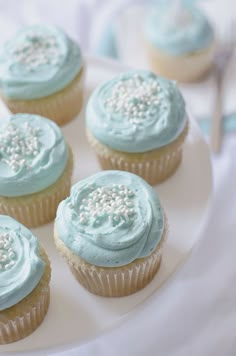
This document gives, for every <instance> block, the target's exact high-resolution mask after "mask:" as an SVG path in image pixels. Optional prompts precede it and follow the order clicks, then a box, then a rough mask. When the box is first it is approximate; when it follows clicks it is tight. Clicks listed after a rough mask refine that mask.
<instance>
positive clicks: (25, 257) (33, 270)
mask: <svg viewBox="0 0 236 356" xmlns="http://www.w3.org/2000/svg"><path fill="white" fill-rule="evenodd" d="M6 234H7V235H8V236H9V238H10V239H11V244H10V246H9V247H10V248H11V249H12V252H11V251H10V250H9V249H6V248H5V249H4V247H3V245H2V244H1V241H4V239H3V237H4V235H6ZM10 253H12V255H11V254H10ZM3 254H4V255H5V256H7V258H8V260H7V262H8V263H9V261H10V263H12V264H11V265H10V266H8V267H6V263H5V259H6V258H5V257H4V258H3ZM12 256H13V257H12ZM11 261H12V262H11ZM0 264H1V269H0V311H1V310H5V309H7V308H9V307H11V306H13V305H15V304H17V303H18V302H20V301H21V300H22V299H23V298H25V297H26V296H27V295H28V294H29V293H30V292H31V291H32V290H33V289H34V288H35V287H36V286H37V284H38V283H39V281H40V279H41V277H42V275H43V273H44V269H45V262H44V261H43V260H42V258H41V257H40V255H39V244H38V240H37V239H36V237H35V236H34V235H33V234H32V233H31V232H30V230H28V229H27V228H26V227H24V226H23V225H21V224H20V223H18V222H17V221H16V220H14V219H12V218H11V217H9V216H6V215H0Z"/></svg>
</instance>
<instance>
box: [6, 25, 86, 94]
mask: <svg viewBox="0 0 236 356" xmlns="http://www.w3.org/2000/svg"><path fill="white" fill-rule="evenodd" d="M81 68H82V56H81V52H80V48H79V46H78V44H77V43H75V42H74V41H73V40H72V39H70V38H69V37H68V36H67V35H66V34H65V33H64V32H63V31H62V30H60V29H59V28H56V27H53V26H45V25H34V26H28V27H24V28H23V29H22V30H20V31H18V32H17V33H16V35H15V36H14V37H13V38H12V39H10V40H9V41H8V42H6V43H5V45H4V46H3V48H2V50H1V52H0V88H1V90H2V92H3V94H4V95H5V96H6V97H8V98H12V99H26V100H27V99H36V98H42V97H46V96H48V95H51V94H53V93H55V92H57V91H59V90H61V89H63V88H65V87H66V86H67V85H68V84H69V83H70V82H71V81H72V80H73V79H74V78H75V77H76V75H77V74H78V73H79V71H80V69H81Z"/></svg>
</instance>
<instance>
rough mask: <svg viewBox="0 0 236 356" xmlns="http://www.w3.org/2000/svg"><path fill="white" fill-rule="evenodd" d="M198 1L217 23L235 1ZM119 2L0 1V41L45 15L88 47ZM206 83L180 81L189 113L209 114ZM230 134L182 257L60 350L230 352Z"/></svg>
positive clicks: (235, 273) (234, 231)
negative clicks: (202, 221) (143, 296)
mask: <svg viewBox="0 0 236 356" xmlns="http://www.w3.org/2000/svg"><path fill="white" fill-rule="evenodd" d="M130 2H131V1H130ZM133 2H134V1H133ZM203 2H204V4H203V6H205V7H206V8H207V11H209V16H210V17H211V18H212V19H213V20H214V21H215V22H216V20H217V23H219V26H221V24H222V23H224V24H225V23H227V21H228V18H230V17H232V14H233V13H234V12H236V3H235V0H231V1H230V0H225V1H223V0H220V1H213V0H211V1H210V0H209V1H207V0H205V1H203ZM203 2H202V3H203ZM125 3H127V2H125V1H122V0H120V1H117V2H115V1H113V2H111V1H102V0H100V1H99V0H88V1H86V0H84V1H82V0H81V1H79V0H70V1H58V0H47V1H46V0H40V1H36V0H35V1H31V0H28V1H27V0H22V1H16V0H15V1H13V0H8V1H2V0H0V9H1V12H0V30H1V39H0V42H3V41H4V40H5V39H6V38H7V37H9V35H10V34H11V33H13V32H14V31H15V29H17V28H18V27H20V26H21V25H23V24H28V23H35V22H42V21H46V22H51V23H54V24H59V25H60V26H62V27H64V28H65V29H66V31H67V32H69V33H70V34H71V36H73V37H74V38H76V39H79V40H80V43H81V45H82V47H83V49H85V50H93V49H94V48H95V44H96V43H97V41H98V40H100V38H101V36H102V33H103V30H104V28H105V27H104V26H107V24H108V22H107V21H108V19H109V18H110V17H111V15H112V14H113V13H118V12H119V11H118V10H117V7H116V6H117V4H118V8H119V4H125ZM139 3H141V1H139ZM55 9H56V10H55ZM118 25H119V24H118ZM134 45H135V44H134ZM136 47H137V46H136ZM123 60H124V61H126V62H129V64H132V60H131V57H129V56H128V55H127V52H126V53H125V55H124V53H123ZM136 65H137V63H136ZM231 67H232V68H231V72H230V74H228V84H227V87H228V88H229V91H228V96H227V103H226V110H232V109H236V102H235V100H234V93H235V90H233V87H234V78H235V75H236V72H235V71H234V68H233V67H234V66H231ZM212 85H213V83H212V82H211V81H208V82H206V83H204V84H199V86H195V87H191V86H189V87H183V91H184V94H185V96H186V99H189V102H191V108H192V111H193V113H195V114H196V115H198V114H199V115H200V114H203V113H204V114H205V113H207V114H208V115H209V112H210V109H211V106H210V103H209V102H210V100H212V94H211V93H213V92H212V89H213V87H212ZM206 95H209V98H208V99H209V100H208V99H206ZM199 107H200V111H199V113H198V112H197V108H198V109H199ZM235 138H236V136H235V134H234V133H231V134H228V135H227V136H225V137H224V145H223V149H222V152H221V154H220V155H219V156H217V157H214V158H213V172H214V197H213V204H212V207H211V211H210V214H209V220H208V224H207V227H206V229H205V231H203V233H202V236H201V238H200V241H199V242H198V244H197V246H196V247H195V249H194V251H193V253H192V255H191V257H190V258H189V260H188V261H187V262H186V263H185V265H184V266H183V267H182V268H181V269H180V270H179V271H178V272H177V273H176V274H175V276H174V277H173V278H171V279H170V280H169V281H168V282H167V283H166V284H165V285H164V286H163V287H162V288H161V289H160V291H159V292H158V293H157V294H155V296H153V297H151V298H150V299H149V300H148V301H147V302H145V305H143V306H141V308H139V309H138V310H137V311H136V312H135V313H131V315H130V318H129V319H128V321H127V320H126V322H125V323H123V324H122V323H121V324H120V325H119V326H118V327H116V328H115V329H113V330H111V331H109V332H107V333H105V334H104V335H102V336H100V337H98V338H97V339H95V340H93V341H91V342H89V343H87V344H84V345H82V346H80V347H79V348H78V349H76V350H71V351H70V352H69V351H67V352H66V353H64V355H86V356H92V355H96V356H100V355H101V356H104V355H109V356H115V355H117V356H118V355H124V356H126V355H127V356H132V355H135V356H139V355H140V356H143V355H150V356H152V355H153V356H154V355H160V356H164V355H168V356H189V355H191V356H195V355H196V356H199V355H201V356H205V355H206V356H211V355H214V356H223V355H226V356H234V355H236V350H235V349H236V345H235V344H236V307H235V305H236V283H235V281H236V259H235V254H236V218H235V211H236V192H235V176H236V159H235V152H236V140H235ZM203 174H204V172H203ZM183 229H184V226H183Z"/></svg>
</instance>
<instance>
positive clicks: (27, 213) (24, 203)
mask: <svg viewBox="0 0 236 356" xmlns="http://www.w3.org/2000/svg"><path fill="white" fill-rule="evenodd" d="M72 170H73V156H72V152H71V149H69V158H68V162H67V165H66V168H65V170H64V172H63V174H62V175H61V177H60V178H59V179H58V180H57V181H56V182H55V183H54V184H52V185H51V186H49V187H48V188H46V189H44V190H42V191H40V192H38V193H34V194H30V195H25V196H20V197H2V196H0V214H4V215H9V216H11V217H13V218H14V219H16V220H18V221H19V222H20V223H21V224H23V225H25V226H27V227H29V228H32V227H36V226H40V225H43V224H46V223H48V222H50V221H52V220H53V219H54V218H55V216H56V211H57V207H58V204H59V203H60V202H61V201H62V200H63V199H65V198H66V197H67V196H68V195H69V194H70V186H71V176H72Z"/></svg>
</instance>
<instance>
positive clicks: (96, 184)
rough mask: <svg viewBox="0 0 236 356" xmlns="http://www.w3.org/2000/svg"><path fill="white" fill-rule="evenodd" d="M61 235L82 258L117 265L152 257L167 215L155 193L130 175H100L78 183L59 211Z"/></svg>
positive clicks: (137, 178)
mask: <svg viewBox="0 0 236 356" xmlns="http://www.w3.org/2000/svg"><path fill="white" fill-rule="evenodd" d="M55 227H56V231H57V232H58V235H59V237H60V239H61V240H62V241H63V242H64V244H65V245H66V246H67V247H68V248H69V249H70V250H71V251H72V252H73V253H74V254H76V255H77V256H80V257H81V258H82V259H84V260H85V261H87V262H89V263H91V264H94V265H96V266H104V267H117V266H123V265H126V264H128V263H130V262H132V261H134V260H135V259H137V258H140V257H146V256H149V255H150V254H151V253H152V251H153V250H154V249H155V248H156V246H157V244H158V243H159V242H160V239H161V237H162V233H163V229H164V216H163V212H162V209H161V205H160V201H159V198H158V196H157V194H156V192H155V191H154V189H153V188H152V187H151V186H149V185H148V184H147V183H146V182H145V181H144V180H143V179H142V178H140V177H138V176H136V175H134V174H132V173H128V172H121V171H106V172H100V173H97V174H95V175H93V176H91V177H89V178H87V179H84V180H82V181H80V182H78V183H77V184H75V185H74V186H73V187H72V189H71V195H70V197H68V198H67V199H66V200H64V201H62V202H61V203H60V205H59V207H58V211H57V217H56V222H55Z"/></svg>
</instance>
